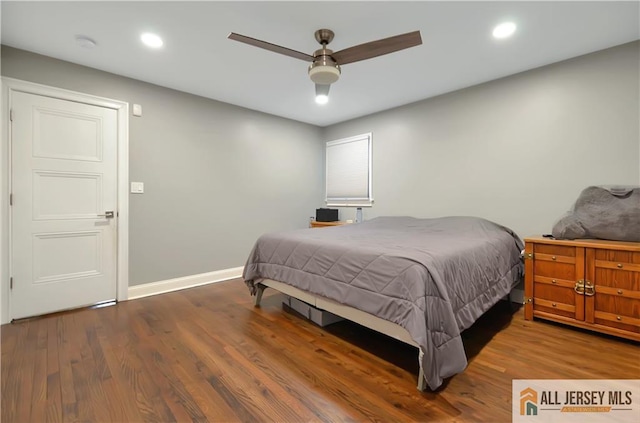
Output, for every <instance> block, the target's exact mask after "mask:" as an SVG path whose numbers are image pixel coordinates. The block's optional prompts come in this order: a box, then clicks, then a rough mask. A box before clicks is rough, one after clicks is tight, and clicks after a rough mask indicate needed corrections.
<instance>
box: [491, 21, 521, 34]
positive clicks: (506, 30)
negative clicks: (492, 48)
mask: <svg viewBox="0 0 640 423" xmlns="http://www.w3.org/2000/svg"><path fill="white" fill-rule="evenodd" d="M514 32H516V24H514V23H513V22H504V23H501V24H500V25H498V26H496V27H495V28H493V36H494V37H495V38H507V37H510V36H512V35H513V33H514Z"/></svg>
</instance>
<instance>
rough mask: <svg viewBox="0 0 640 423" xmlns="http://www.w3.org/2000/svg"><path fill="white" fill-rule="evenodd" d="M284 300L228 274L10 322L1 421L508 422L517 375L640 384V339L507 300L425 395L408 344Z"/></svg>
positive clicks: (470, 333) (468, 335)
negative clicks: (258, 300)
mask: <svg viewBox="0 0 640 423" xmlns="http://www.w3.org/2000/svg"><path fill="white" fill-rule="evenodd" d="M281 299H282V297H281V296H280V295H279V294H275V291H272V290H267V291H266V293H265V298H264V299H263V303H262V307H261V308H254V307H253V302H252V300H253V299H252V297H251V296H250V295H249V293H248V291H247V289H246V288H245V286H244V284H243V282H242V281H240V280H233V281H228V282H223V283H218V284H213V285H207V286H203V287H199V288H193V289H188V290H183V291H178V292H174V293H169V294H164V295H158V296H154V297H149V298H144V299H139V300H133V301H127V302H123V303H119V304H117V305H115V306H112V307H105V308H99V309H85V310H78V311H73V312H66V313H59V314H54V315H50V316H47V317H44V318H39V319H34V320H30V321H23V322H19V323H14V324H10V325H4V326H2V328H1V331H2V334H1V335H2V344H1V348H2V361H1V366H2V368H1V386H0V389H1V397H2V400H1V404H0V406H1V414H0V417H1V420H2V422H3V423H10V422H20V423H22V422H45V421H46V422H49V421H51V422H63V421H65V422H66V421H90V422H142V421H147V422H170V421H179V422H187V421H198V422H205V421H209V422H271V421H273V422H315V421H323V422H354V421H358V422H359V421H380V422H413V421H416V422H418V421H419V422H510V421H511V381H512V379H545V378H554V379H555V378H558V379H561V378H575V379H583V378H584V379H592V378H593V379H601V378H611V379H613V378H625V379H627V378H635V379H640V348H639V347H638V344H637V343H634V342H631V341H625V340H620V339H616V338H612V337H609V336H606V335H599V334H593V333H590V332H585V331H582V330H579V329H573V328H567V327H563V326H560V325H556V324H552V323H546V322H540V321H534V322H529V321H525V320H524V319H523V313H522V310H517V311H514V310H513V309H512V308H511V307H510V306H509V305H508V304H507V303H504V302H501V303H499V304H498V305H496V306H495V307H494V308H493V309H491V310H490V311H489V312H488V313H487V314H486V315H485V316H483V317H482V318H481V319H480V320H479V321H478V322H477V323H476V324H475V325H474V326H473V327H472V328H470V329H468V330H467V331H465V332H464V344H465V349H466V351H467V356H468V357H469V366H468V368H467V369H466V370H465V371H464V373H462V374H459V375H456V376H455V377H453V378H450V379H449V380H447V381H446V382H445V384H444V386H443V387H442V388H441V389H439V390H438V391H436V392H426V393H421V392H419V391H418V390H416V375H417V372H418V364H417V354H416V350H415V349H414V348H413V347H410V346H408V345H405V344H402V343H400V342H397V341H395V340H392V339H390V338H387V337H385V336H383V335H380V334H377V333H375V332H372V331H370V330H368V329H365V328H363V327H360V326H358V325H356V324H353V323H350V322H340V323H337V324H334V325H332V326H329V327H327V328H324V329H322V328H319V327H317V326H315V325H314V324H313V323H310V322H308V321H305V320H303V319H302V318H300V317H299V316H297V315H295V314H292V313H287V312H283V310H282V306H281Z"/></svg>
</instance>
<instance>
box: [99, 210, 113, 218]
mask: <svg viewBox="0 0 640 423" xmlns="http://www.w3.org/2000/svg"><path fill="white" fill-rule="evenodd" d="M98 217H104V218H105V219H113V212H112V211H106V212H104V214H99V215H98Z"/></svg>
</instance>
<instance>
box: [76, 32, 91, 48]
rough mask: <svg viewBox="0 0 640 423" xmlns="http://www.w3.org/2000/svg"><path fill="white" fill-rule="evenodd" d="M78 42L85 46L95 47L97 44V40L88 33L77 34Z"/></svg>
mask: <svg viewBox="0 0 640 423" xmlns="http://www.w3.org/2000/svg"><path fill="white" fill-rule="evenodd" d="M76 43H78V45H79V46H80V47H84V48H94V47H95V46H96V42H95V41H93V40H92V39H91V38H89V37H87V36H86V35H76Z"/></svg>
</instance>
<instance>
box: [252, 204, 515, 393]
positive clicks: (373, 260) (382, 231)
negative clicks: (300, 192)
mask: <svg viewBox="0 0 640 423" xmlns="http://www.w3.org/2000/svg"><path fill="white" fill-rule="evenodd" d="M522 248H523V243H522V241H521V240H520V238H519V237H518V236H517V235H516V234H515V233H514V232H513V231H511V230H510V229H508V228H506V227H504V226H501V225H498V224H496V223H493V222H491V221H488V220H485V219H481V218H477V217H465V216H452V217H442V218H434V219H416V218H412V217H378V218H375V219H372V220H369V221H366V222H363V223H358V224H351V225H344V226H336V227H331V228H323V229H300V230H295V231H288V232H279V233H270V234H265V235H263V236H262V237H260V238H259V239H258V241H257V242H256V244H255V245H254V247H253V250H252V251H251V253H250V255H249V258H248V260H247V263H246V265H245V267H244V272H243V279H244V280H245V282H246V284H247V286H248V287H249V290H250V292H251V294H253V295H256V305H259V304H260V298H261V296H262V292H263V291H264V289H265V288H266V287H271V288H274V289H277V290H278V291H281V292H283V293H284V294H287V295H291V296H293V297H295V298H298V299H300V300H302V301H305V302H307V303H309V304H311V305H313V306H315V307H317V308H319V309H323V310H327V311H330V312H332V313H334V314H337V315H339V316H342V317H345V318H347V319H350V320H353V321H355V322H356V323H360V324H363V325H365V326H367V327H371V328H372V329H374V330H378V331H380V332H382V333H385V334H387V335H390V336H392V337H394V338H396V339H400V340H402V341H404V342H407V343H409V344H411V345H415V346H416V347H418V360H419V365H420V374H419V376H418V388H419V389H421V390H423V389H424V388H425V387H426V386H425V384H426V385H428V386H429V388H431V389H433V390H435V389H437V388H438V387H439V386H440V385H441V384H442V382H443V380H444V378H447V377H450V376H453V375H455V374H457V373H460V372H462V371H463V370H464V369H465V367H466V365H467V359H466V355H465V351H464V346H463V344H462V339H461V336H460V333H461V332H462V331H463V330H464V329H466V328H468V327H469V326H471V325H472V324H473V322H475V321H476V319H478V317H480V316H481V315H482V314H483V313H484V312H485V311H487V310H488V309H489V308H491V307H492V306H493V305H494V304H495V303H496V302H498V301H499V300H500V299H502V298H504V297H505V296H508V294H509V293H510V292H511V290H512V288H513V287H514V286H515V285H516V284H518V283H519V282H520V281H521V279H522V276H523V273H524V268H523V264H522V260H521V258H520V252H521V250H522Z"/></svg>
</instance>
